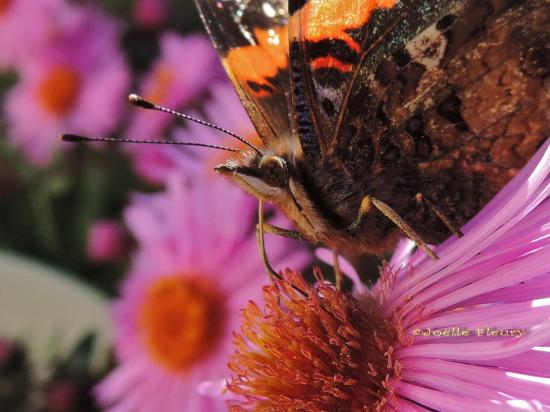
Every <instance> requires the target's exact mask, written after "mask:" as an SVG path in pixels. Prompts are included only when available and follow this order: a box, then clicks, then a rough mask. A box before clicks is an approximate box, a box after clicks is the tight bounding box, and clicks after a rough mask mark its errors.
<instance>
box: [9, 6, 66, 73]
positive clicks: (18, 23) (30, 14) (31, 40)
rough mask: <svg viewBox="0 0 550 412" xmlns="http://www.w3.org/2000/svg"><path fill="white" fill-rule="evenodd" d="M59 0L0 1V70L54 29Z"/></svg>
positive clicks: (22, 56) (33, 48) (34, 48)
mask: <svg viewBox="0 0 550 412" xmlns="http://www.w3.org/2000/svg"><path fill="white" fill-rule="evenodd" d="M63 7H64V1H63V0H1V1H0V70H2V69H7V68H10V69H13V68H14V67H15V66H17V65H18V64H19V63H22V62H23V61H24V60H26V59H28V58H29V57H30V56H32V54H33V53H34V52H35V51H38V49H39V48H40V47H41V45H43V44H44V43H45V42H46V41H47V39H48V38H49V37H51V36H52V35H54V33H55V18H56V15H58V14H59V12H62V9H63Z"/></svg>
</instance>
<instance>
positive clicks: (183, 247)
mask: <svg viewBox="0 0 550 412" xmlns="http://www.w3.org/2000/svg"><path fill="white" fill-rule="evenodd" d="M125 217H126V221H127V224H128V226H129V228H130V230H131V231H132V233H133V235H134V236H135V238H136V240H137V241H138V243H139V249H138V251H137V253H136V255H135V258H134V261H133V269H132V271H131V273H130V274H129V276H128V278H127V279H126V281H125V282H124V284H123V285H122V288H121V291H120V294H121V296H120V298H118V299H117V301H116V302H115V303H114V305H113V312H112V313H113V320H114V323H115V328H116V338H115V348H116V357H117V360H118V366H117V367H116V368H115V370H114V371H113V372H112V373H111V374H110V375H109V376H108V377H107V378H106V379H105V380H104V381H103V382H102V383H101V384H100V385H99V387H98V388H97V391H96V394H97V397H98V400H99V401H100V403H101V404H102V405H104V406H105V407H106V408H107V410H112V411H123V410H124V411H126V410H128V411H156V410H158V411H165V412H171V411H204V412H207V411H217V410H224V409H225V407H224V405H223V402H222V401H221V400H220V399H215V398H209V397H202V396H201V395H199V392H198V390H199V389H198V386H199V385H200V384H201V383H202V382H203V381H205V380H214V381H216V380H220V379H222V378H223V377H225V376H227V373H228V371H227V367H226V362H227V356H228V355H229V353H230V352H231V331H232V330H233V329H234V328H236V327H237V325H238V324H239V323H240V319H239V318H240V316H239V310H240V308H242V307H243V306H244V305H245V304H246V302H247V301H248V299H250V298H251V297H255V298H258V297H259V293H260V286H261V284H262V283H263V282H264V281H265V276H266V275H265V271H264V268H263V266H262V263H261V261H260V259H259V257H258V253H257V249H256V241H255V236H254V233H255V230H254V217H255V207H254V205H253V204H251V203H250V202H249V199H248V197H247V196H246V195H245V194H243V193H242V192H241V191H240V190H239V189H238V188H236V187H232V186H229V185H228V183H227V182H225V181H223V180H212V181H207V180H206V178H205V177H204V176H203V177H202V178H201V177H195V178H193V179H192V180H186V179H185V178H183V177H182V175H180V174H172V176H171V178H170V179H168V186H167V192H165V193H161V194H155V195H140V196H136V197H135V198H134V200H133V202H132V204H131V205H130V206H129V207H128V209H127V211H126V213H125ZM290 246H291V245H289V244H288V243H287V241H286V240H282V239H280V238H274V239H270V242H269V244H268V248H269V254H270V256H271V259H272V261H273V263H274V264H275V265H276V267H281V265H283V264H287V265H288V264H291V265H302V264H304V263H305V260H306V258H307V256H306V254H304V253H302V252H301V251H298V250H296V249H295V248H294V249H290Z"/></svg>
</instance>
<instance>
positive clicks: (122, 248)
mask: <svg viewBox="0 0 550 412" xmlns="http://www.w3.org/2000/svg"><path fill="white" fill-rule="evenodd" d="M126 249H127V235H126V232H125V231H124V229H123V228H122V226H121V225H120V224H119V223H118V222H115V221H113V220H109V219H101V220H97V221H96V222H94V223H93V224H92V225H91V226H90V228H89V231H88V244H87V249H86V252H87V255H88V258H89V259H91V260H92V261H94V262H112V261H116V260H119V259H120V258H122V257H123V255H124V253H125V252H126Z"/></svg>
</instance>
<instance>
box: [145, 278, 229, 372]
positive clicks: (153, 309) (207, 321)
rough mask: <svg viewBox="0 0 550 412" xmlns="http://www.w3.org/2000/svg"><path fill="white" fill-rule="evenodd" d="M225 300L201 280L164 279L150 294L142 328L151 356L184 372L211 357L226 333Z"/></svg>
mask: <svg viewBox="0 0 550 412" xmlns="http://www.w3.org/2000/svg"><path fill="white" fill-rule="evenodd" d="M223 302H224V297H223V296H222V294H221V293H219V292H218V291H217V289H216V288H215V287H214V285H212V284H210V283H208V282H206V281H205V280H204V279H202V278H199V277H197V276H194V277H193V276H191V277H181V276H172V277H163V278H160V279H159V280H157V281H156V282H155V283H154V284H153V285H152V286H151V287H150V288H149V290H148V291H147V295H146V298H145V301H144V302H143V305H142V307H141V309H140V314H139V326H140V330H141V333H142V336H143V339H144V341H145V344H146V347H147V349H148V350H149V352H150V354H151V356H152V357H153V358H154V359H155V360H156V361H158V362H159V363H160V364H161V365H162V366H164V367H165V368H166V369H168V370H170V371H175V372H184V371H186V370H188V369H189V368H190V367H191V366H192V365H194V364H195V363H196V362H198V361H200V360H202V359H204V358H205V357H206V356H208V355H209V354H211V353H212V352H213V351H214V350H215V349H216V347H217V345H218V343H219V341H220V337H221V335H222V334H223V332H224V323H225V308H224V304H223Z"/></svg>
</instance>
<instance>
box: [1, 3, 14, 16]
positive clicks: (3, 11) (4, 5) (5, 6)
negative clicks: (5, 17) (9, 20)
mask: <svg viewBox="0 0 550 412" xmlns="http://www.w3.org/2000/svg"><path fill="white" fill-rule="evenodd" d="M11 2H12V0H0V15H2V14H4V13H5V12H6V11H7V10H8V8H9V7H10V4H11Z"/></svg>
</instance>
